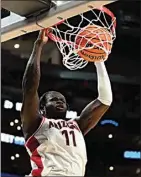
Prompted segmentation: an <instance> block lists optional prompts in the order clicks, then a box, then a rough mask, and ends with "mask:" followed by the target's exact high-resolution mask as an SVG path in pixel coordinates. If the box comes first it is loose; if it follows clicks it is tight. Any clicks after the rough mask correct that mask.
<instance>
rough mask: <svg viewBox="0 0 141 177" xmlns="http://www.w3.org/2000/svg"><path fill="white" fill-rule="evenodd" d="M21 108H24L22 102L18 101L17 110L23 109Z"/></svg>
mask: <svg viewBox="0 0 141 177" xmlns="http://www.w3.org/2000/svg"><path fill="white" fill-rule="evenodd" d="M21 108H22V103H20V102H17V103H16V111H21Z"/></svg>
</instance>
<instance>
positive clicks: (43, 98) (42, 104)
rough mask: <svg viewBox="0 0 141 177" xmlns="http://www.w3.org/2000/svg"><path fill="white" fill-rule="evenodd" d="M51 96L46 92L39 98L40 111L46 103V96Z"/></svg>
mask: <svg viewBox="0 0 141 177" xmlns="http://www.w3.org/2000/svg"><path fill="white" fill-rule="evenodd" d="M50 94H52V91H48V92H46V93H44V94H43V95H42V96H41V97H40V109H43V108H44V106H45V104H46V102H47V97H48V95H50Z"/></svg>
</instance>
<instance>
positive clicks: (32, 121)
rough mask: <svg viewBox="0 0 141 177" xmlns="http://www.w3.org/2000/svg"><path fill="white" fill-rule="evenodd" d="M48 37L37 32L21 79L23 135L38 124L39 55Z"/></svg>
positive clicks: (28, 134) (29, 132)
mask: <svg viewBox="0 0 141 177" xmlns="http://www.w3.org/2000/svg"><path fill="white" fill-rule="evenodd" d="M47 41H48V38H47V37H46V36H45V30H43V31H41V32H40V33H39V36H38V38H37V40H36V41H35V43H34V47H33V51H32V54H31V56H30V58H29V61H28V63H27V66H26V69H25V72H24V76H23V81H22V91H23V105H22V110H21V121H22V125H23V132H24V134H25V136H26V137H27V136H30V135H31V134H32V133H33V132H34V131H35V130H36V129H37V127H38V126H39V124H40V121H41V120H40V119H39V98H38V93H37V90H38V86H39V82H40V57H41V52H42V48H43V45H44V44H46V42H47Z"/></svg>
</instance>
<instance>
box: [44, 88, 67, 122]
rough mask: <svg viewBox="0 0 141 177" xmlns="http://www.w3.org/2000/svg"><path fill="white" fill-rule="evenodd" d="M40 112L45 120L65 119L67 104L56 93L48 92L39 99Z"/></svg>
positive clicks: (62, 97)
mask: <svg viewBox="0 0 141 177" xmlns="http://www.w3.org/2000/svg"><path fill="white" fill-rule="evenodd" d="M40 110H41V112H42V115H43V116H45V117H47V118H54V119H59V118H61V119H65V118H66V112H67V103H66V99H65V97H64V96H63V95H62V94H61V93H59V92H56V91H49V92H46V93H44V94H43V96H42V97H41V98H40Z"/></svg>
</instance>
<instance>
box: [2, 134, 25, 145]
mask: <svg viewBox="0 0 141 177" xmlns="http://www.w3.org/2000/svg"><path fill="white" fill-rule="evenodd" d="M1 142H4V143H10V144H16V145H20V146H23V145H24V143H25V140H24V137H20V136H14V135H10V134H7V133H1Z"/></svg>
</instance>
